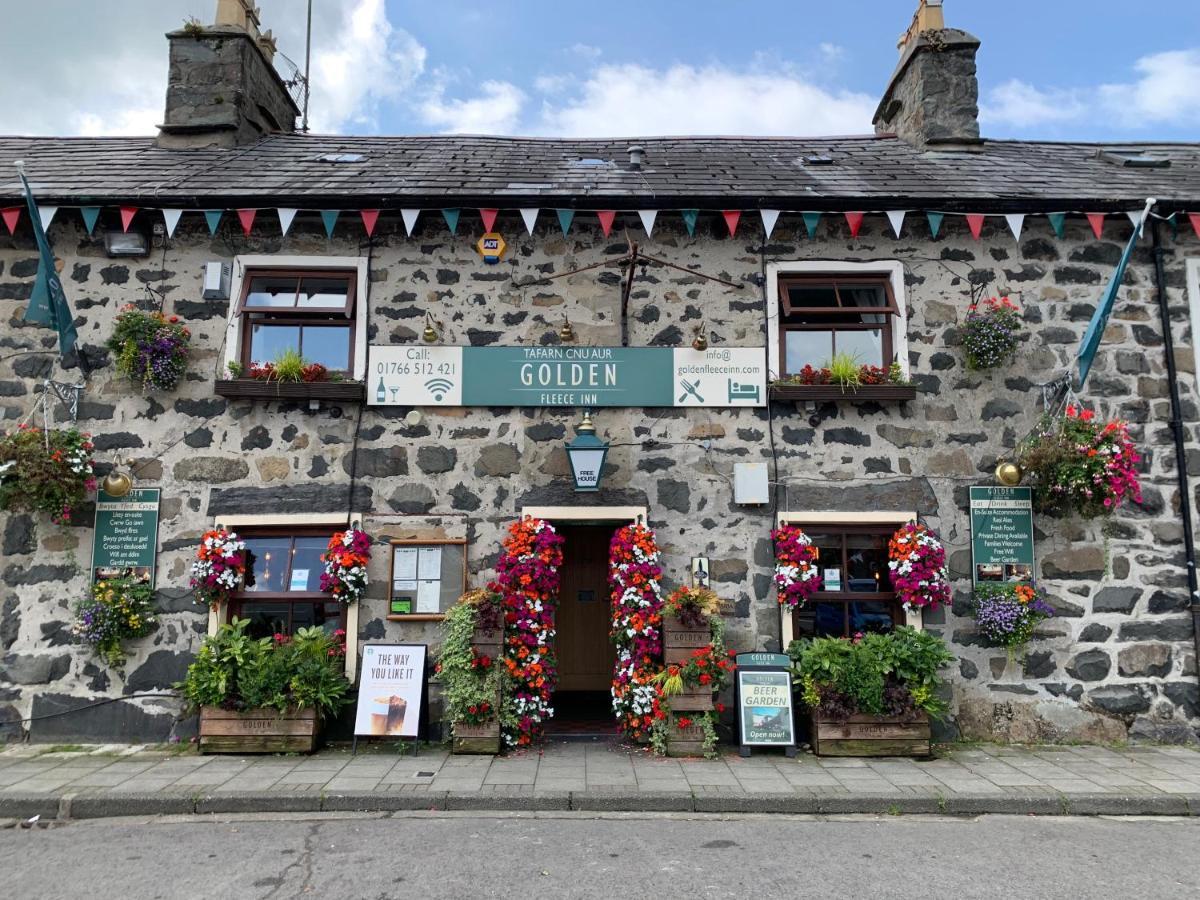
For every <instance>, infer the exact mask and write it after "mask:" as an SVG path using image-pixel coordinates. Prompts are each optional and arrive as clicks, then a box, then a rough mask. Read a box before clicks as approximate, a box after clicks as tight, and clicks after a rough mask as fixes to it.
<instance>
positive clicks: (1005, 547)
mask: <svg viewBox="0 0 1200 900" xmlns="http://www.w3.org/2000/svg"><path fill="white" fill-rule="evenodd" d="M1032 494H1033V491H1032V489H1031V488H1027V487H973V488H971V561H972V563H973V564H972V566H971V583H972V584H979V583H980V582H981V581H985V582H986V581H1028V580H1029V579H1030V578H1032V577H1033V497H1032Z"/></svg>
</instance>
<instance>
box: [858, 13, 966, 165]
mask: <svg viewBox="0 0 1200 900" xmlns="http://www.w3.org/2000/svg"><path fill="white" fill-rule="evenodd" d="M899 47H900V62H899V64H898V65H897V66H896V70H895V71H894V72H893V73H892V78H891V81H890V82H889V83H888V86H887V90H886V91H884V92H883V99H882V100H880V101H879V107H878V108H877V109H876V110H875V118H874V120H873V121H874V125H875V133H876V134H895V135H897V136H898V137H900V138H902V139H903V140H905V141H907V142H908V143H910V144H913V145H915V146H918V147H929V146H947V145H949V146H957V147H968V148H969V147H972V146H978V145H979V144H981V143H982V141H981V140H980V138H979V81H978V79H977V78H976V75H975V53H976V51H978V50H979V38H977V37H975V36H974V35H972V34H968V33H967V32H965V31H960V30H959V29H957V28H947V27H946V22H945V19H944V17H943V15H942V0H920V5H919V6H918V7H917V11H916V14H915V15H914V16H913V20H912V24H911V25H910V26H909V28H908V31H906V32H905V33H904V34H903V35H902V36H901V37H900V42H899Z"/></svg>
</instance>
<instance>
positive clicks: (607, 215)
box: [596, 209, 617, 237]
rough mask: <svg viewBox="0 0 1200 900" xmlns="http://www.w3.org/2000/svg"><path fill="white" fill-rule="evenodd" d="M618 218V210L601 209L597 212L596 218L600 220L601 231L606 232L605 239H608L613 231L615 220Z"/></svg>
mask: <svg viewBox="0 0 1200 900" xmlns="http://www.w3.org/2000/svg"><path fill="white" fill-rule="evenodd" d="M616 217H617V213H616V210H612V209H600V210H597V211H596V218H597V219H599V220H600V230H601V231H603V232H604V236H605V237H608V233H609V232H610V231H612V223H613V219H615V218H616Z"/></svg>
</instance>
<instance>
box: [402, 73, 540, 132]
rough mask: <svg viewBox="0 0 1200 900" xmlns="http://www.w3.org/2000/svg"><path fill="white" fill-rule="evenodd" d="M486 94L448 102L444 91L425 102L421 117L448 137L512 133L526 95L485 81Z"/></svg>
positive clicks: (501, 83) (437, 92)
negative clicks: (449, 135) (451, 135)
mask: <svg viewBox="0 0 1200 900" xmlns="http://www.w3.org/2000/svg"><path fill="white" fill-rule="evenodd" d="M480 90H481V91H482V94H481V95H480V96H478V97H472V98H471V99H468V100H460V99H449V100H448V99H446V98H445V96H444V92H443V91H442V90H441V89H438V90H435V91H434V92H433V94H432V95H431V96H430V97H429V98H428V99H426V100H425V101H424V102H422V103H421V105H420V108H419V112H420V114H421V117H422V118H423V119H424V120H425V121H426V122H427V123H429V124H430V125H432V126H434V127H435V128H438V129H440V130H441V131H443V132H446V133H448V134H511V133H513V132H514V131H515V130H516V128H517V124H518V122H519V121H520V115H521V109H522V108H523V107H524V105H525V93H524V92H523V91H522V90H521V89H520V88H518V87H517V86H516V85H513V84H509V83H508V82H507V81H485V82H484V83H483V84H482V85H480Z"/></svg>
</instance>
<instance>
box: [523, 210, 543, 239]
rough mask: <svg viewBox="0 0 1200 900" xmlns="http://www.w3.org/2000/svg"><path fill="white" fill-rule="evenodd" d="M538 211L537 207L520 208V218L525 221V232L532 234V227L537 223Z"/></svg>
mask: <svg viewBox="0 0 1200 900" xmlns="http://www.w3.org/2000/svg"><path fill="white" fill-rule="evenodd" d="M538 212H539V210H538V209H537V207H534V208H533V209H522V210H521V220H522V221H523V222H524V223H525V232H526V234H529V235H532V234H533V229H534V227H535V226H536V225H537V218H538Z"/></svg>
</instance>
